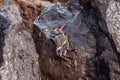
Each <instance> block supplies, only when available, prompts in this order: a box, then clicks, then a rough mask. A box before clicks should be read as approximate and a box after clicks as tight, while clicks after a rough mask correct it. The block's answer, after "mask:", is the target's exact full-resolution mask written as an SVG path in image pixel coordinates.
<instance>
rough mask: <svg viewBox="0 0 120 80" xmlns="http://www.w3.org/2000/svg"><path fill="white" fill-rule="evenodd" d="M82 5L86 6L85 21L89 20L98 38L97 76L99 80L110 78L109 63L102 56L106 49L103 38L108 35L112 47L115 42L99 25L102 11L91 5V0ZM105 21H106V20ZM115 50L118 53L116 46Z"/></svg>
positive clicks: (84, 11) (96, 55) (88, 22)
mask: <svg viewBox="0 0 120 80" xmlns="http://www.w3.org/2000/svg"><path fill="white" fill-rule="evenodd" d="M82 5H83V6H84V10H83V16H85V18H86V16H87V18H86V21H85V22H87V25H88V28H89V29H90V30H91V32H92V33H93V35H94V37H95V38H96V54H95V61H94V65H95V66H96V73H97V77H98V79H99V80H110V69H109V64H108V63H107V62H105V60H104V58H101V54H102V53H103V51H104V50H105V48H104V45H103V44H102V43H103V42H102V39H105V38H106V37H107V38H108V39H109V40H110V43H111V45H112V47H115V46H113V45H114V42H112V39H110V37H109V35H108V32H105V31H104V30H102V29H101V27H100V25H99V21H100V18H101V13H100V11H99V10H98V8H94V7H93V6H92V5H91V1H87V2H86V4H82ZM103 22H104V23H105V21H103ZM103 25H105V24H103ZM113 49H114V48H113ZM114 52H116V53H118V52H117V51H116V48H115V49H114Z"/></svg>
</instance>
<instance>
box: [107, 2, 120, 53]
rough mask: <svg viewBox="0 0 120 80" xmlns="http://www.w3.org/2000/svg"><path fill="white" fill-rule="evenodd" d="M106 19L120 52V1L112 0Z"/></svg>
mask: <svg viewBox="0 0 120 80" xmlns="http://www.w3.org/2000/svg"><path fill="white" fill-rule="evenodd" d="M106 14H107V15H106V21H107V26H108V30H109V32H110V33H111V35H112V38H113V40H114V42H115V45H116V47H117V51H118V52H120V1H117V0H116V1H114V0H111V1H110V2H109V4H108V8H107V11H106Z"/></svg>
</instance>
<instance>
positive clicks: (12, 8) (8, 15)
mask: <svg viewBox="0 0 120 80" xmlns="http://www.w3.org/2000/svg"><path fill="white" fill-rule="evenodd" d="M0 43H1V46H0V56H1V57H2V58H1V60H0V62H1V63H2V64H1V68H0V75H1V79H0V80H40V73H39V63H38V58H39V55H38V54H37V53H36V49H35V46H34V42H33V39H32V37H31V34H30V32H29V31H28V30H27V29H26V28H25V26H24V24H23V22H22V18H21V15H20V12H19V10H18V8H17V7H16V5H12V4H11V5H8V6H4V7H0Z"/></svg>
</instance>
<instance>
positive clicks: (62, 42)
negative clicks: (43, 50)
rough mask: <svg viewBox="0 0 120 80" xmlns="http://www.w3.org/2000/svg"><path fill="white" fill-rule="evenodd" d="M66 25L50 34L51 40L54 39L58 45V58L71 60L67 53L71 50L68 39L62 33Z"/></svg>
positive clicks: (59, 26) (58, 27)
mask: <svg viewBox="0 0 120 80" xmlns="http://www.w3.org/2000/svg"><path fill="white" fill-rule="evenodd" d="M63 28H64V25H63V26H61V25H60V24H59V25H58V26H57V27H56V28H54V29H53V30H52V31H51V32H50V39H52V40H53V41H54V42H55V44H56V53H57V55H58V56H60V57H62V58H63V59H65V60H68V59H69V56H68V55H67V51H68V50H69V49H70V48H69V42H68V38H67V36H66V35H65V33H64V32H63V31H62V29H63Z"/></svg>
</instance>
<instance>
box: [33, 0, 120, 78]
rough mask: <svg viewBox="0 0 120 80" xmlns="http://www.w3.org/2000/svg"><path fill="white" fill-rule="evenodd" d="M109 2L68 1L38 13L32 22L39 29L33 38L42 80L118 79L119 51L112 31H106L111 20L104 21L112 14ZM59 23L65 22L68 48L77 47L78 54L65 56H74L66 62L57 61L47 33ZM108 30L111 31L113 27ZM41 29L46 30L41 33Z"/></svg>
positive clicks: (52, 43) (107, 0)
mask: <svg viewBox="0 0 120 80" xmlns="http://www.w3.org/2000/svg"><path fill="white" fill-rule="evenodd" d="M111 1H112V0H111ZM111 1H110V0H105V1H101V0H94V1H90V0H80V1H78V0H76V1H73V0H71V1H70V3H69V4H68V5H67V6H66V5H55V6H52V7H49V8H46V9H45V10H43V11H42V12H41V14H40V16H39V18H38V19H37V20H35V22H34V24H35V25H37V26H38V28H35V30H36V29H38V30H37V32H36V34H38V36H37V38H34V39H35V43H36V46H37V52H38V53H39V55H40V59H39V61H40V64H42V65H43V66H40V69H41V70H42V78H43V79H44V80H46V79H50V80H118V79H119V77H120V76H119V72H120V71H119V68H120V66H119V52H118V50H117V45H116V44H115V43H116V41H115V40H113V39H112V37H111V35H112V33H111V32H110V30H113V29H109V26H108V25H107V23H106V20H111V19H109V18H110V17H108V19H107V17H106V16H107V15H111V16H112V17H113V15H112V13H109V14H108V13H107V12H109V11H108V9H109V8H110V5H112V4H111ZM114 2H115V3H116V4H119V2H116V1H114ZM114 5H115V4H114ZM113 9H114V8H113ZM110 11H111V12H112V10H110ZM118 12H119V11H117V13H118ZM106 13H107V15H106ZM113 13H114V10H113ZM115 15H116V14H115ZM118 16H119V15H118ZM59 22H62V23H66V28H65V29H64V33H66V35H68V39H69V42H70V47H71V48H74V47H78V48H79V50H78V51H77V52H69V53H68V54H69V55H71V56H74V57H75V58H74V59H72V60H70V61H68V62H65V61H64V60H63V59H62V58H60V59H59V58H56V57H57V56H56V54H55V44H54V42H51V41H50V40H49V31H51V29H53V28H54V27H56V26H57V24H58V23H59ZM115 22H116V21H115ZM118 25H119V23H118ZM111 27H112V28H114V26H111ZM44 29H49V30H48V31H47V32H43V31H42V30H44ZM41 32H42V33H41ZM39 34H42V36H41V35H40V36H39ZM116 34H118V33H116ZM118 37H119V36H118ZM114 39H116V38H114ZM37 40H38V41H37ZM117 44H118V43H117ZM41 46H42V47H41ZM50 46H51V47H50ZM38 47H40V48H38ZM41 48H42V51H41V50H40V49H41ZM45 57H46V58H45ZM43 61H44V63H43ZM47 65H49V66H47ZM45 66H46V67H45ZM44 69H45V70H44Z"/></svg>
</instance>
